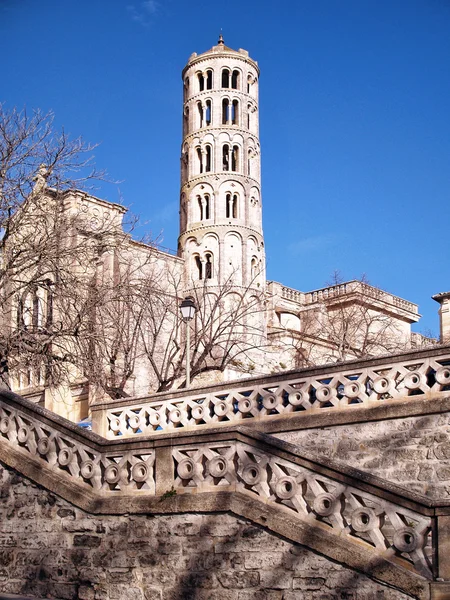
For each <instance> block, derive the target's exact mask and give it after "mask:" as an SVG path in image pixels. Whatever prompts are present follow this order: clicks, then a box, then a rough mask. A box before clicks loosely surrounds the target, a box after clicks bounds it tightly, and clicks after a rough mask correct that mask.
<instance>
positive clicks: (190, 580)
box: [0, 468, 410, 600]
mask: <svg viewBox="0 0 450 600" xmlns="http://www.w3.org/2000/svg"><path fill="white" fill-rule="evenodd" d="M0 484H1V489H4V490H5V489H7V490H8V492H7V493H5V494H4V495H3V497H2V498H1V500H0V514H6V513H8V512H10V513H11V515H12V516H10V517H9V518H8V519H2V521H1V522H0V527H2V531H4V530H5V529H7V531H8V532H7V533H1V534H0V541H1V542H3V543H2V544H1V546H0V593H4V594H6V593H10V594H22V595H27V594H28V595H33V594H34V595H36V596H38V597H42V598H43V597H46V598H53V599H61V600H72V599H73V600H74V599H75V598H79V599H80V600H119V599H120V600H189V599H191V600H289V599H291V600H292V599H297V598H301V599H302V600H304V599H305V600H308V599H311V600H316V599H319V598H322V599H323V600H328V599H337V598H348V599H349V598H356V599H357V600H406V599H407V598H410V596H407V595H405V594H403V593H400V592H397V591H396V590H393V589H391V588H388V587H385V586H383V585H381V584H380V583H377V582H375V581H372V580H371V579H370V578H368V577H366V576H364V575H361V574H358V573H355V572H354V571H352V570H350V569H347V568H344V567H341V566H340V565H338V564H336V563H335V562H333V561H331V560H328V559H326V558H324V557H323V556H320V555H319V554H316V553H314V552H312V551H311V550H308V549H307V548H305V547H304V546H301V545H299V544H294V543H291V542H288V541H287V540H285V539H283V538H281V537H279V536H276V535H273V534H271V533H269V532H268V531H266V530H264V529H262V528H260V527H257V526H255V525H252V524H251V523H249V522H247V521H246V520H244V519H242V518H236V517H234V516H232V515H229V514H217V513H214V514H195V515H192V514H191V515H183V514H177V515H156V516H152V517H150V518H149V517H147V516H146V515H142V516H133V517H130V518H128V517H115V516H109V515H95V516H93V515H89V514H88V513H84V512H83V511H81V510H79V509H75V508H74V507H72V506H71V505H70V504H69V503H67V502H65V501H63V500H60V499H57V498H55V497H54V496H51V497H52V498H53V499H54V500H55V501H53V500H52V501H50V502H48V498H49V495H48V493H47V492H45V491H44V490H42V489H41V488H39V487H38V486H35V485H34V484H31V483H30V482H29V481H27V480H26V479H24V478H22V477H17V476H16V474H15V473H14V472H12V471H11V470H8V469H7V468H4V470H3V473H2V474H1V475H0ZM18 506H21V507H24V506H27V507H28V508H30V510H29V511H27V512H26V513H23V514H22V516H21V517H19V516H18V510H17V507H18ZM44 509H45V510H44ZM70 511H73V512H74V516H72V514H71V512H70ZM69 522H70V523H71V524H72V525H73V527H72V525H70V526H67V524H68V523H69ZM77 524H78V525H77ZM91 524H92V526H91ZM6 525H7V527H6ZM77 527H79V528H80V529H81V531H80V529H77ZM143 533H144V534H145V535H141V534H143ZM38 542H39V543H38ZM137 542H139V544H137ZM1 563H3V564H1Z"/></svg>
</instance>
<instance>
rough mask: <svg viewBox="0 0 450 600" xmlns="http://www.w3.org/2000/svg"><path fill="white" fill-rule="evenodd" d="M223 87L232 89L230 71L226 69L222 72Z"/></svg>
mask: <svg viewBox="0 0 450 600" xmlns="http://www.w3.org/2000/svg"><path fill="white" fill-rule="evenodd" d="M222 87H223V88H228V87H230V70H229V69H224V70H223V71H222Z"/></svg>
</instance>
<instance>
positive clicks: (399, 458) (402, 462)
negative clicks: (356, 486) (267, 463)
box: [274, 412, 450, 499]
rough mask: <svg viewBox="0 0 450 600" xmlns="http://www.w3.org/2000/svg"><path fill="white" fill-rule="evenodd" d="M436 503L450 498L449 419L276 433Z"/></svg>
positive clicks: (429, 417) (441, 416)
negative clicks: (430, 498)
mask: <svg viewBox="0 0 450 600" xmlns="http://www.w3.org/2000/svg"><path fill="white" fill-rule="evenodd" d="M274 435H275V437H278V438H280V439H283V440H286V441H288V442H291V443H292V444H297V445H299V446H300V447H301V448H302V449H304V450H308V451H310V452H314V453H317V454H318V455H320V456H326V457H328V458H332V459H334V460H338V461H341V462H342V463H344V464H345V465H348V466H352V467H355V468H357V469H361V470H362V471H367V472H369V473H371V474H372V475H377V476H379V477H382V478H383V479H387V480H388V481H392V482H394V483H397V484H399V485H401V486H403V487H404V488H405V489H407V490H410V491H414V492H418V493H421V494H425V495H427V496H429V497H432V498H436V499H439V498H440V499H446V498H449V497H450V413H448V412H447V413H442V414H436V415H427V416H420V417H406V418H401V419H392V420H386V421H376V422H368V423H356V424H349V425H336V426H332V427H324V428H320V429H307V430H303V431H291V432H284V433H276V434H274Z"/></svg>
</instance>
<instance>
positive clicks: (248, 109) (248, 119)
mask: <svg viewBox="0 0 450 600" xmlns="http://www.w3.org/2000/svg"><path fill="white" fill-rule="evenodd" d="M251 111H252V106H251V104H248V105H247V129H250V123H251V120H250V119H251V117H250V113H251Z"/></svg>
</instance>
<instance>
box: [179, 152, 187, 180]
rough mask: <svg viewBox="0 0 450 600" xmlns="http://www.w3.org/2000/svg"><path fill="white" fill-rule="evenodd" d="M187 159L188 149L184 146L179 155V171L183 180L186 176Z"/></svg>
mask: <svg viewBox="0 0 450 600" xmlns="http://www.w3.org/2000/svg"><path fill="white" fill-rule="evenodd" d="M188 159H189V154H188V149H187V148H186V147H185V148H183V154H182V155H181V172H182V178H183V181H184V180H185V179H186V178H187V176H188Z"/></svg>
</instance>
